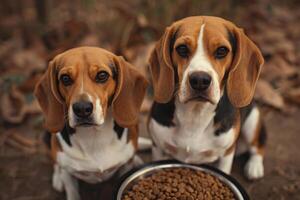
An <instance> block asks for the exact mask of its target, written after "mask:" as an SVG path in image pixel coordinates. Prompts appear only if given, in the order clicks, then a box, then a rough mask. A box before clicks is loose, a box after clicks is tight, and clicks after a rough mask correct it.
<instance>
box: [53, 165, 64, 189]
mask: <svg viewBox="0 0 300 200" xmlns="http://www.w3.org/2000/svg"><path fill="white" fill-rule="evenodd" d="M52 186H53V188H54V189H55V190H57V191H59V192H62V191H63V190H64V184H63V180H62V179H61V173H60V169H59V166H58V165H57V164H56V165H55V166H54V172H53V176H52Z"/></svg>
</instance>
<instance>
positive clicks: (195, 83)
mask: <svg viewBox="0 0 300 200" xmlns="http://www.w3.org/2000/svg"><path fill="white" fill-rule="evenodd" d="M189 81H190V85H191V87H192V88H193V89H194V90H197V91H205V90H207V89H208V88H209V86H210V84H211V76H210V75H209V74H208V73H206V72H193V73H192V74H191V75H190V77H189Z"/></svg>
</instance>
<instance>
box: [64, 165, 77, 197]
mask: <svg viewBox="0 0 300 200" xmlns="http://www.w3.org/2000/svg"><path fill="white" fill-rule="evenodd" d="M62 179H63V182H64V187H65V191H66V196H67V200H80V195H79V189H78V181H77V180H76V178H74V177H73V176H72V175H71V174H70V173H68V172H67V171H66V170H64V169H62Z"/></svg>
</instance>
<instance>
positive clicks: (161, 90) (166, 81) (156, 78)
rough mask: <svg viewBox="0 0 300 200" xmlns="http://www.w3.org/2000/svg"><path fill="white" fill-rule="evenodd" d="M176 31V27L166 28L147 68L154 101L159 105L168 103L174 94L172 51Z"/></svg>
mask: <svg viewBox="0 0 300 200" xmlns="http://www.w3.org/2000/svg"><path fill="white" fill-rule="evenodd" d="M176 30H177V28H176V25H172V26H170V27H167V28H166V30H165V32H164V34H163V36H162V37H161V38H160V40H159V41H158V42H157V43H156V45H155V48H154V50H153V51H152V53H151V55H150V60H149V67H150V72H151V77H152V83H153V89H154V99H155V101H157V102H159V103H167V102H169V101H170V100H171V99H172V97H173V93H174V88H175V80H174V67H173V63H172V51H173V46H174V42H175V41H174V40H175V33H176Z"/></svg>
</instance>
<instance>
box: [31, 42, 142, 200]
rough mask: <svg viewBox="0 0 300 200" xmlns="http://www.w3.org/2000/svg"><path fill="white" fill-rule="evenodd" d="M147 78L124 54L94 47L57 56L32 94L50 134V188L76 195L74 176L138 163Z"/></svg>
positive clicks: (102, 174) (92, 177) (97, 177)
mask: <svg viewBox="0 0 300 200" xmlns="http://www.w3.org/2000/svg"><path fill="white" fill-rule="evenodd" d="M146 86H147V81H146V80H145V78H144V77H143V76H142V74H141V73H140V72H138V71H137V70H136V69H135V68H134V67H133V66H131V65H130V64H129V63H128V62H126V61H125V60H124V59H123V58H122V57H118V56H115V55H114V54H112V53H110V52H108V51H106V50H104V49H100V48H96V47H80V48H74V49H71V50H68V51H66V52H64V53H62V54H60V55H58V56H56V57H55V58H54V59H53V60H52V61H51V62H50V64H49V67H48V69H47V71H46V73H45V74H44V76H43V77H42V78H41V80H40V81H39V82H38V84H37V86H36V89H35V95H36V97H37V99H38V101H39V104H40V106H41V108H42V111H43V113H44V115H45V127H46V129H47V130H48V131H49V132H50V133H51V155H52V157H53V159H54V162H55V164H54V173H53V187H54V188H55V189H57V190H59V191H63V190H65V192H66V195H67V199H68V200H78V199H80V195H79V192H78V182H77V180H76V178H78V179H82V180H84V181H86V182H88V183H99V182H102V181H105V180H107V179H109V178H110V177H112V176H113V175H115V174H116V173H117V172H119V171H120V170H123V169H125V168H130V167H132V165H134V164H137V163H138V162H139V159H138V158H137V157H135V156H134V155H135V151H136V149H137V140H138V114H139V110H140V106H141V103H142V100H143V98H144V95H145V91H146Z"/></svg>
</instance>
